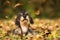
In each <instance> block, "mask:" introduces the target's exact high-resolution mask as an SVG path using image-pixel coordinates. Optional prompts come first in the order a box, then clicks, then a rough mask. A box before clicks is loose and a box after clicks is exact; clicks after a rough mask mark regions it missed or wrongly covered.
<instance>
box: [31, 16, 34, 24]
mask: <svg viewBox="0 0 60 40" xmlns="http://www.w3.org/2000/svg"><path fill="white" fill-rule="evenodd" d="M30 23H31V24H33V23H34V21H33V19H32V17H31V16H30Z"/></svg>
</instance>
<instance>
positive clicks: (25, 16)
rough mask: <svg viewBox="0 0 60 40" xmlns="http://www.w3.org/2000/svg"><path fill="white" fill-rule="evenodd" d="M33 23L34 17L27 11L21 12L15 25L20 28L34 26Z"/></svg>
mask: <svg viewBox="0 0 60 40" xmlns="http://www.w3.org/2000/svg"><path fill="white" fill-rule="evenodd" d="M33 23H34V22H33V19H32V17H31V16H30V15H29V13H28V12H26V11H23V12H20V13H19V14H18V15H17V18H16V21H15V24H16V25H18V26H19V25H28V24H33Z"/></svg>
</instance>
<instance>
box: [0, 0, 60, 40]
mask: <svg viewBox="0 0 60 40" xmlns="http://www.w3.org/2000/svg"><path fill="white" fill-rule="evenodd" d="M22 9H25V10H26V11H27V12H29V13H30V15H31V17H32V18H33V21H34V24H32V25H30V27H31V29H33V30H34V31H35V33H36V35H30V36H29V35H27V37H26V36H24V37H23V40H60V0H0V40H20V35H14V34H13V33H12V32H13V30H14V29H16V28H17V26H16V25H15V18H16V15H17V14H18V13H19V12H20V11H21V10H22ZM7 33H8V34H9V35H8V34H7ZM6 35H8V36H6ZM31 36H32V37H31ZM26 38H27V39H26Z"/></svg>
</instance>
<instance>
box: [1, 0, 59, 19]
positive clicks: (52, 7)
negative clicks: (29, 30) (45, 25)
mask: <svg viewBox="0 0 60 40" xmlns="http://www.w3.org/2000/svg"><path fill="white" fill-rule="evenodd" d="M21 9H25V10H26V11H29V12H30V14H31V16H32V17H33V18H36V17H39V18H60V0H0V18H12V17H13V16H14V15H16V14H17V13H18V12H19V11H20V10H21Z"/></svg>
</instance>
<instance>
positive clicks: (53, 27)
mask: <svg viewBox="0 0 60 40" xmlns="http://www.w3.org/2000/svg"><path fill="white" fill-rule="evenodd" d="M15 28H16V25H15V19H14V18H13V19H10V20H5V19H4V20H3V19H2V20H0V40H20V36H19V35H13V34H12V30H13V29H15ZM31 28H32V29H33V30H34V31H35V33H36V34H35V35H29V36H28V35H27V36H24V37H23V40H60V19H39V18H35V19H34V24H33V25H31ZM9 30H10V31H11V33H10V32H9V36H6V33H7V31H9ZM48 30H50V33H49V31H48ZM47 33H49V34H47Z"/></svg>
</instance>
